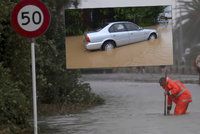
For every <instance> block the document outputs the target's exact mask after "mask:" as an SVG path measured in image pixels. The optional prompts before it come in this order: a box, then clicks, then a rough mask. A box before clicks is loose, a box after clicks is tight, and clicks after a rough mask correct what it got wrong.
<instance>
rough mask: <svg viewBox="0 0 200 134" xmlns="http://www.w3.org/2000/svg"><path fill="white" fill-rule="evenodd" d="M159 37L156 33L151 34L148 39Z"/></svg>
mask: <svg viewBox="0 0 200 134" xmlns="http://www.w3.org/2000/svg"><path fill="white" fill-rule="evenodd" d="M156 38H157V36H156V34H151V35H150V36H149V38H148V40H155V39H156Z"/></svg>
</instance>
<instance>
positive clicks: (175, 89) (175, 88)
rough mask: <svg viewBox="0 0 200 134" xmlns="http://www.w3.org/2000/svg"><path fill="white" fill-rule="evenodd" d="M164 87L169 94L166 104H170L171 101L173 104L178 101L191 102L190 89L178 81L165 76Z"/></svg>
mask: <svg viewBox="0 0 200 134" xmlns="http://www.w3.org/2000/svg"><path fill="white" fill-rule="evenodd" d="M164 89H165V91H167V92H169V94H170V95H168V101H167V102H168V103H167V104H168V105H172V102H174V103H175V104H177V103H178V102H187V103H189V102H192V95H191V93H190V91H189V90H188V89H187V88H186V87H185V85H184V84H183V83H181V82H180V81H173V80H172V79H170V78H169V77H167V85H166V86H165V87H164Z"/></svg>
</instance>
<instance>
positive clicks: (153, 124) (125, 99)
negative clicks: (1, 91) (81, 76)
mask: <svg viewBox="0 0 200 134" xmlns="http://www.w3.org/2000/svg"><path fill="white" fill-rule="evenodd" d="M88 82H89V83H90V84H91V87H92V89H93V91H94V92H95V93H97V94H99V95H101V96H102V97H103V98H104V99H105V100H106V104H105V105H101V106H97V107H94V108H91V109H88V110H86V111H84V112H82V113H79V114H71V115H65V116H53V117H46V118H43V119H42V120H40V122H39V126H40V127H41V133H42V134H179V133H180V134H198V133H200V129H199V126H200V107H199V106H200V97H199V95H200V86H199V85H196V84H187V85H186V86H187V87H188V88H189V89H190V90H191V92H192V94H193V102H192V103H191V105H190V106H189V111H188V112H189V113H188V114H186V115H182V116H164V115H163V99H164V96H163V91H162V90H161V88H160V86H159V85H158V83H136V82H125V81H123V82H122V81H88Z"/></svg>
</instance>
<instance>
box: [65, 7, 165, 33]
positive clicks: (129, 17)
mask: <svg viewBox="0 0 200 134" xmlns="http://www.w3.org/2000/svg"><path fill="white" fill-rule="evenodd" d="M163 9H164V7H162V6H156V7H126V8H105V9H104V8H97V9H73V10H71V9H67V10H66V11H65V23H66V35H67V36H72V35H80V34H83V33H84V31H88V30H94V29H97V28H100V27H102V26H104V25H105V24H106V23H108V22H113V21H131V22H135V23H136V24H138V25H140V26H150V25H154V24H156V23H157V22H156V21H157V17H158V14H159V13H161V12H162V11H163Z"/></svg>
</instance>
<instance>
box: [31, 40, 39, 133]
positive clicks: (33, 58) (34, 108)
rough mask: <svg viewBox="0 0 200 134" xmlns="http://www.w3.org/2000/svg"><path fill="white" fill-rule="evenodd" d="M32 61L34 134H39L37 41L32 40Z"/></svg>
mask: <svg viewBox="0 0 200 134" xmlns="http://www.w3.org/2000/svg"><path fill="white" fill-rule="evenodd" d="M31 60H32V87H33V116H34V134H38V128H37V91H36V72H35V39H32V42H31Z"/></svg>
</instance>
